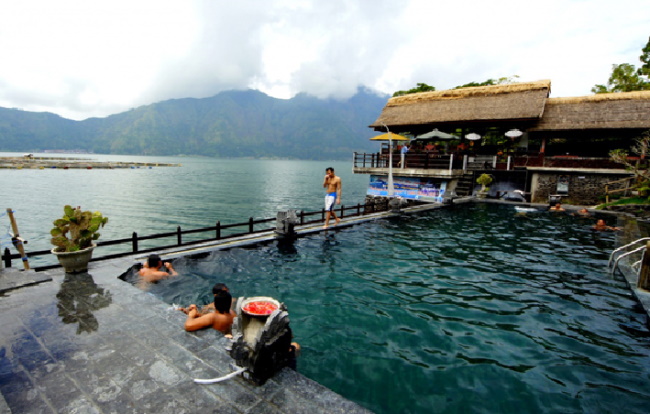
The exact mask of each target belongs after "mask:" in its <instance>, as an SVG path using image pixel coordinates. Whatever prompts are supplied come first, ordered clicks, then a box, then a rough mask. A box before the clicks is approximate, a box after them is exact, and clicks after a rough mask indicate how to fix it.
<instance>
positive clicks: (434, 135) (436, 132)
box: [415, 128, 459, 139]
mask: <svg viewBox="0 0 650 414" xmlns="http://www.w3.org/2000/svg"><path fill="white" fill-rule="evenodd" d="M428 138H440V139H459V137H457V136H456V135H452V134H448V133H446V132H442V131H439V130H438V128H436V129H434V130H433V131H431V132H427V133H426V134H422V135H418V136H417V137H415V139H428Z"/></svg>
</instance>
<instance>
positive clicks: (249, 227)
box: [248, 217, 253, 233]
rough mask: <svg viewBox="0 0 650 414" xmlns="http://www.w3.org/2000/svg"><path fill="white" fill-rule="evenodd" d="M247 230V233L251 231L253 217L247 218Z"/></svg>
mask: <svg viewBox="0 0 650 414" xmlns="http://www.w3.org/2000/svg"><path fill="white" fill-rule="evenodd" d="M248 232H249V233H252V232H253V217H249V218H248Z"/></svg>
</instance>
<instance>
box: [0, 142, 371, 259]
mask: <svg viewBox="0 0 650 414" xmlns="http://www.w3.org/2000/svg"><path fill="white" fill-rule="evenodd" d="M35 155H36V156H48V157H52V156H56V155H52V154H35ZM0 156H22V154H15V153H0ZM66 156H67V157H73V155H66ZM78 157H83V158H89V159H93V160H97V161H123V162H143V163H144V162H148V163H174V164H182V166H181V167H153V168H138V169H114V170H108V169H92V170H86V169H68V170H63V169H45V170H38V169H35V170H31V169H22V170H15V169H14V170H9V169H0V200H1V205H0V243H1V245H2V248H3V249H4V248H5V247H10V248H11V249H12V250H13V247H12V246H11V239H10V238H9V236H8V233H9V232H10V231H11V227H10V225H9V220H8V219H7V217H6V213H5V212H6V209H7V208H11V209H12V210H13V211H14V216H15V217H16V220H17V222H18V228H19V231H20V234H21V236H23V237H24V238H26V239H27V240H28V246H27V248H28V251H29V250H31V251H37V250H45V249H50V248H51V247H52V246H51V245H50V242H49V240H50V235H49V231H50V229H51V228H52V221H54V220H55V219H57V218H59V217H61V216H62V215H63V206H64V205H66V204H70V205H72V206H81V207H82V208H83V209H87V210H92V211H95V210H99V211H101V212H102V214H104V216H106V217H108V218H109V223H108V224H107V225H106V227H104V229H103V230H102V231H101V239H100V240H114V239H122V238H128V237H131V234H132V233H133V232H134V231H135V232H137V233H138V235H141V236H142V235H149V234H156V233H165V232H170V231H174V230H176V227H177V226H181V228H182V229H184V230H185V229H187V230H189V229H197V228H202V227H208V226H214V225H215V223H216V222H217V221H221V223H222V224H232V223H241V222H245V221H247V220H248V219H249V218H250V217H253V218H255V219H261V218H271V217H275V216H276V214H277V212H278V211H281V210H286V209H290V208H293V209H299V210H305V211H317V210H320V209H321V208H323V206H324V202H323V198H324V194H325V193H324V190H323V186H322V185H323V177H324V176H325V168H327V167H330V166H331V167H333V168H334V169H335V170H336V173H337V175H339V176H340V177H341V178H342V180H343V198H342V201H341V202H342V203H343V204H344V205H349V206H351V205H356V204H357V203H363V200H364V196H365V192H366V188H367V186H368V180H369V177H368V176H365V175H355V174H352V163H351V162H341V161H337V162H328V161H288V160H247V159H215V158H200V157H126V156H119V155H80V156H78ZM162 242H163V243H165V242H170V241H169V240H163V241H162ZM104 249H105V248H104ZM121 249H122V250H120V251H125V250H124V249H125V248H124V247H121ZM127 249H128V247H127ZM100 254H101V253H100ZM48 260H49V262H48ZM46 262H47V263H50V262H51V263H56V260H55V259H54V258H53V257H52V258H50V257H43V258H34V259H32V263H33V264H34V265H39V264H46Z"/></svg>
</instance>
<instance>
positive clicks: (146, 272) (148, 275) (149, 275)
mask: <svg viewBox="0 0 650 414" xmlns="http://www.w3.org/2000/svg"><path fill="white" fill-rule="evenodd" d="M161 269H165V270H161ZM138 274H139V275H140V281H142V282H149V283H152V282H158V281H159V280H162V279H165V278H168V277H170V276H178V273H176V270H174V266H172V264H171V263H169V262H163V261H162V259H161V258H160V256H158V255H157V254H152V255H150V256H149V257H148V258H147V260H146V261H145V263H144V265H143V266H142V269H140V271H139V272H138Z"/></svg>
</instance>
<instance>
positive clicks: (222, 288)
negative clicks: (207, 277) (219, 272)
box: [178, 283, 235, 316]
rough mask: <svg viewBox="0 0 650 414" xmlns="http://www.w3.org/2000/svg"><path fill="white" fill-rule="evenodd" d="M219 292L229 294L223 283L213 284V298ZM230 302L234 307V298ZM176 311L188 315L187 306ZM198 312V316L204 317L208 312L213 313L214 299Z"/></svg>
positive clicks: (188, 309)
mask: <svg viewBox="0 0 650 414" xmlns="http://www.w3.org/2000/svg"><path fill="white" fill-rule="evenodd" d="M221 291H225V292H228V293H230V289H228V286H226V284H225V283H215V284H214V286H212V296H213V297H215V296H217V294H218V293H219V292H221ZM232 302H233V303H232V304H233V305H234V302H235V298H233V299H232ZM231 307H232V306H231ZM178 310H179V311H181V312H183V313H185V314H188V313H189V312H190V307H189V306H188V307H187V308H178ZM197 310H198V306H197ZM198 312H199V316H202V315H205V314H207V313H210V312H214V299H213V302H210V303H208V304H207V305H205V306H203V307H202V308H201V310H199V311H198Z"/></svg>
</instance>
